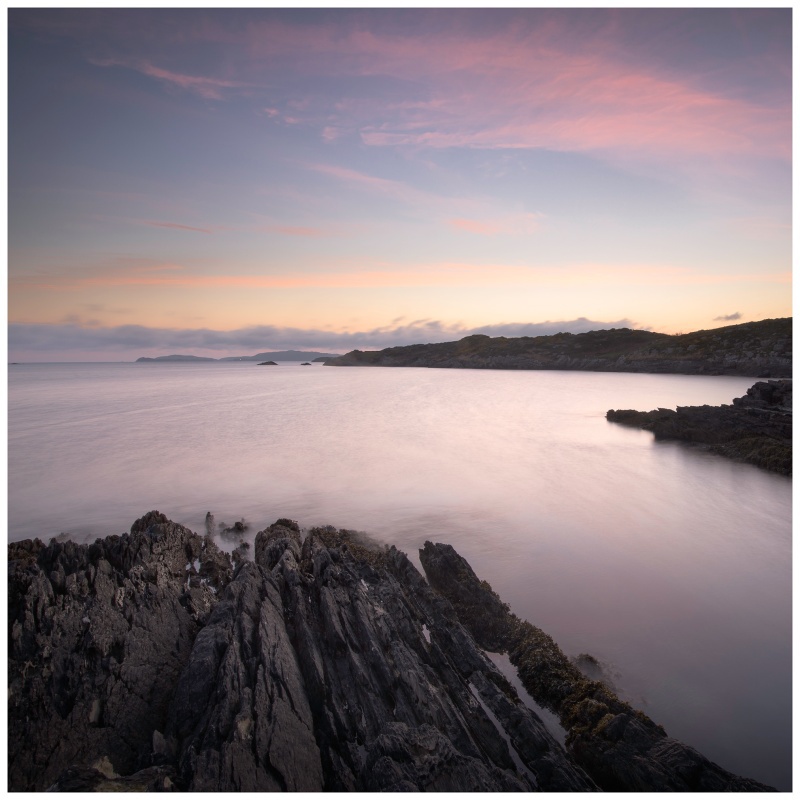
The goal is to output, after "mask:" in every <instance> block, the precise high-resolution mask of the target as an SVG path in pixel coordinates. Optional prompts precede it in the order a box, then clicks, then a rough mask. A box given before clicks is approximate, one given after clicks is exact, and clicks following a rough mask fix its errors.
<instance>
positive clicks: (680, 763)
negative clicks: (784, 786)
mask: <svg viewBox="0 0 800 800" xmlns="http://www.w3.org/2000/svg"><path fill="white" fill-rule="evenodd" d="M420 561H421V562H422V567H423V569H424V570H425V574H426V576H427V578H428V581H429V583H430V584H431V586H433V587H434V588H435V589H437V590H438V591H440V592H441V593H442V594H443V595H445V596H446V597H448V598H449V599H451V601H452V602H453V606H454V608H455V610H456V612H457V614H458V618H459V620H460V622H462V623H463V624H464V626H465V627H466V628H467V629H468V630H469V631H470V632H471V633H472V634H473V635H474V636H475V639H476V641H477V642H478V644H481V645H482V646H484V647H487V648H488V647H492V648H497V647H498V645H500V647H501V649H503V650H507V651H508V652H509V656H510V659H511V662H512V664H515V665H516V666H517V667H518V670H519V676H520V679H521V680H522V683H523V685H524V686H525V688H526V689H527V690H528V691H529V692H530V693H531V695H532V696H533V698H534V699H535V700H537V701H538V702H540V703H541V704H542V705H544V706H546V707H548V708H550V709H552V710H553V711H555V712H556V713H557V714H558V715H559V717H560V720H561V723H562V725H563V726H564V728H565V729H566V730H567V731H568V736H567V750H568V751H569V753H570V754H571V755H572V756H573V757H574V758H575V761H576V762H577V763H578V764H579V765H580V766H582V767H583V768H584V769H585V770H586V772H587V773H588V774H589V775H590V776H591V778H592V779H593V780H594V781H595V782H596V783H597V784H598V785H599V786H600V787H601V788H602V789H603V790H605V791H718V792H721V791H769V790H770V787H768V786H764V785H763V784H761V783H758V782H757V781H753V780H750V779H747V778H741V777H739V776H737V775H733V774H732V773H730V772H728V771H727V770H724V769H723V768H722V767H720V766H718V765H717V764H714V763H712V762H711V761H709V760H708V759H707V758H705V757H704V756H702V755H700V753H698V752H697V751H696V750H694V749H693V748H691V747H689V746H688V745H685V744H683V743H681V742H678V741H676V740H675V739H672V738H670V737H668V736H667V734H666V732H665V731H664V729H663V728H662V727H661V726H660V725H657V724H656V723H654V722H653V721H652V720H651V719H650V718H649V717H647V716H646V715H645V714H643V713H642V712H641V711H637V710H635V709H633V708H631V706H630V705H628V703H625V702H624V701H622V700H620V699H619V698H618V697H617V696H616V694H614V692H613V691H612V690H611V689H610V687H609V686H607V685H605V684H604V683H601V682H598V681H594V680H590V679H588V678H587V677H585V676H584V675H583V674H582V673H581V672H580V670H578V668H577V667H576V666H575V665H574V664H573V663H572V662H570V660H569V659H568V658H567V657H566V656H565V655H564V653H563V652H562V651H561V649H560V648H559V647H558V645H557V644H556V643H555V642H554V641H553V640H552V639H551V638H550V637H549V636H548V635H547V634H545V633H544V632H543V631H541V630H540V629H538V628H536V627H535V626H534V625H531V624H530V623H529V622H524V621H522V620H520V619H519V618H518V617H516V616H515V615H514V614H511V613H510V612H509V611H508V610H507V608H505V609H504V606H503V604H502V602H501V601H500V599H499V597H497V595H496V594H495V593H494V592H493V591H492V589H491V587H490V586H489V584H487V583H486V582H485V581H480V580H479V579H478V578H477V576H476V575H475V573H474V572H473V570H472V568H471V567H470V566H469V564H468V563H467V562H466V561H465V560H464V559H463V558H462V557H461V556H460V555H459V554H458V553H456V551H455V550H454V549H453V548H452V547H451V546H450V545H446V544H433V543H431V542H425V546H424V547H423V549H421V550H420ZM483 607H485V615H484V611H483ZM503 615H505V617H506V619H505V621H503V620H502V619H500V617H501V616H503Z"/></svg>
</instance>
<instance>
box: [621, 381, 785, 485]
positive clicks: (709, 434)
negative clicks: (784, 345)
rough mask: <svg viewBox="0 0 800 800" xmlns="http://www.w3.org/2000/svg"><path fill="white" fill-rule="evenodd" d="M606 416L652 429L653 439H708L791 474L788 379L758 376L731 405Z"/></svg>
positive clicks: (725, 451)
mask: <svg viewBox="0 0 800 800" xmlns="http://www.w3.org/2000/svg"><path fill="white" fill-rule="evenodd" d="M606 419H607V420H608V421H609V422H617V423H620V424H622V425H630V426H632V427H638V428H642V429H643V430H647V431H651V432H652V433H653V434H654V435H655V437H656V439H677V440H680V441H684V442H692V443H694V444H701V445H706V446H708V447H709V449H710V450H711V451H712V452H715V453H719V454H720V455H724V456H727V457H728V458H732V459H735V460H737V461H744V462H746V463H748V464H754V465H756V466H758V467H762V468H763V469H768V470H770V471H772V472H778V473H780V474H782V475H791V474H792V382H791V381H788V380H781V381H760V382H758V383H756V384H754V385H753V386H751V387H750V388H749V389H748V390H747V394H746V395H744V396H743V397H737V398H734V400H733V404H732V405H721V406H707V405H706V406H678V408H677V410H676V411H673V410H672V409H668V408H659V409H657V410H654V411H633V410H631V409H622V410H611V411H608V412H607V413H606Z"/></svg>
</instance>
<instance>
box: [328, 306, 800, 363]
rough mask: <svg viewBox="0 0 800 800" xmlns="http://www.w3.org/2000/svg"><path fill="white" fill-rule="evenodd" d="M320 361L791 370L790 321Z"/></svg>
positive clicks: (480, 339)
mask: <svg viewBox="0 0 800 800" xmlns="http://www.w3.org/2000/svg"><path fill="white" fill-rule="evenodd" d="M325 365H326V366H348V367H361V366H365V367H366V366H380V367H443V368H459V367H463V368H471V369H558V370H591V371H600V372H655V373H677V374H684V375H752V376H754V377H759V378H782V377H790V376H791V374H792V320H791V318H785V319H768V320H762V321H761V322H746V323H743V324H741V325H729V326H727V327H724V328H714V329H712V330H704V331H695V332H693V333H686V334H676V335H672V336H671V335H668V334H665V333H653V332H651V331H640V330H631V329H630V328H619V329H614V328H612V329H611V330H601V331H590V332H589V333H579V334H572V333H557V334H555V335H553V336H534V337H530V336H521V337H519V338H506V337H504V336H499V337H495V338H492V337H489V336H483V335H480V334H476V335H474V336H467V337H466V338H464V339H461V341H458V342H443V343H439V344H415V345H408V346H405V347H389V348H386V349H385V350H380V351H372V352H369V351H368V352H363V351H361V350H353V351H352V352H350V353H347V354H346V355H344V356H340V357H338V358H330V359H328V360H326V361H325Z"/></svg>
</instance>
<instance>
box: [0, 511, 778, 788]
mask: <svg viewBox="0 0 800 800" xmlns="http://www.w3.org/2000/svg"><path fill="white" fill-rule="evenodd" d="M250 558H251V554H249V553H248V552H247V551H246V549H245V548H237V550H234V553H233V555H232V557H229V556H228V555H227V554H225V553H224V552H222V551H220V550H219V549H218V548H217V546H216V545H215V544H214V542H213V540H212V539H211V537H210V536H207V535H206V536H199V535H197V534H195V533H192V532H191V531H189V530H188V529H187V528H184V527H183V526H181V525H177V524H175V523H173V522H170V521H169V520H168V519H167V518H166V517H164V516H163V515H161V514H159V513H158V512H150V513H148V514H146V515H145V516H144V517H142V518H141V519H139V520H137V521H136V522H135V523H134V524H133V525H132V527H131V532H130V534H126V535H123V536H121V537H120V536H110V537H107V538H106V539H103V540H97V542H95V543H94V544H92V545H76V544H74V543H72V542H61V543H59V542H55V541H52V542H51V543H50V544H49V545H47V546H45V545H44V544H43V543H41V542H39V541H38V540H36V541H33V542H32V541H30V540H27V541H25V542H18V543H14V544H11V545H9V571H10V579H9V601H10V602H9V618H10V619H9V626H10V630H11V646H10V652H9V657H10V669H9V690H10V700H9V742H10V753H9V764H10V776H9V780H10V786H11V788H12V789H16V790H24V789H38V790H41V789H46V788H49V787H51V786H55V787H56V788H60V789H72V790H78V789H80V788H84V789H88V788H95V789H99V790H102V789H103V788H106V789H119V788H122V787H123V786H127V787H128V788H130V787H133V788H138V789H148V788H149V789H160V790H165V789H179V790H198V791H199V790H250V791H264V790H276V789H284V790H308V791H311V790H316V789H325V790H338V791H375V790H390V789H396V790H425V789H428V790H451V791H503V790H505V791H527V790H530V789H532V788H538V789H540V790H545V791H591V790H593V789H596V788H598V787H599V788H601V789H606V790H619V789H626V790H673V791H690V790H740V791H763V790H768V789H769V787H766V786H764V785H763V784H760V783H757V782H755V781H750V780H748V779H746V778H740V777H738V776H735V775H732V774H731V773H729V772H727V771H726V770H723V769H722V768H720V767H718V766H717V765H715V764H713V763H711V762H710V761H708V760H707V759H705V758H703V757H702V756H701V755H700V754H699V753H697V752H696V751H695V750H694V749H692V748H690V747H687V746H686V745H683V744H681V743H679V742H676V741H675V740H673V739H670V738H669V737H668V736H667V735H666V733H665V732H664V731H663V729H662V728H660V726H658V725H656V724H655V723H653V722H652V721H651V720H649V718H647V717H646V716H645V715H644V714H642V713H641V712H639V711H636V710H634V709H632V708H631V707H630V706H629V705H628V704H627V703H624V702H623V701H621V700H619V698H617V697H616V695H615V694H614V693H613V691H612V690H611V689H610V688H609V687H608V686H607V685H606V684H604V683H602V682H600V681H596V680H591V679H589V678H587V677H586V676H585V675H584V674H583V673H581V672H580V670H579V669H578V668H577V667H576V666H575V665H574V664H572V663H571V662H570V661H569V660H567V659H566V657H565V656H564V654H563V653H562V652H561V651H560V649H559V648H558V646H557V645H556V643H555V642H553V640H552V639H551V638H550V637H548V636H547V635H546V634H545V633H543V632H542V631H540V630H539V629H537V628H535V627H534V626H532V625H530V623H527V622H524V621H521V620H519V619H517V618H516V617H515V616H514V615H513V614H511V613H510V611H509V609H508V607H507V606H505V605H504V604H503V603H502V601H501V600H500V598H499V597H498V596H497V595H496V594H495V593H494V592H493V591H492V590H491V587H489V586H488V584H486V583H485V582H482V581H479V579H478V578H477V577H476V576H475V573H474V572H473V571H472V569H471V567H470V566H469V565H468V564H467V562H466V561H464V560H463V559H462V558H461V557H460V556H458V554H457V553H455V551H454V550H453V549H452V547H449V546H448V545H434V544H432V543H430V542H427V543H426V545H425V547H424V548H423V549H422V550H421V551H420V559H421V562H422V564H423V568H424V569H425V571H426V573H427V581H426V580H425V579H423V577H422V576H421V575H420V574H419V572H417V570H416V569H415V567H414V566H413V565H412V564H411V562H410V561H409V560H408V558H407V557H406V556H405V555H404V554H402V553H400V552H399V551H398V550H396V548H394V547H385V546H383V547H381V546H377V545H375V544H374V543H372V542H371V541H370V540H369V539H367V538H366V537H364V536H363V535H362V534H357V533H355V532H353V531H345V530H336V529H335V528H331V527H325V528H314V529H312V530H311V531H310V532H309V534H308V535H307V536H306V537H305V538H303V537H301V534H300V530H299V527H298V526H297V524H296V523H294V522H292V521H291V520H286V519H280V520H278V521H277V522H276V523H275V524H273V525H271V526H269V528H267V529H265V530H264V531H261V532H259V534H258V535H257V536H256V540H255V548H254V553H253V554H252V558H253V560H250ZM486 650H488V651H491V652H495V653H496V652H501V651H508V652H509V654H510V656H511V661H512V663H515V664H516V665H517V666H518V667H519V668H520V677H521V679H522V682H523V684H524V685H525V688H526V689H527V690H528V691H529V692H530V693H531V695H532V696H533V697H534V699H535V700H536V701H537V702H539V703H542V704H543V705H545V706H546V707H548V708H550V709H552V710H554V711H555V712H556V713H557V714H558V715H559V717H560V719H561V722H562V724H563V725H564V727H565V728H567V729H568V731H569V734H568V738H567V747H566V751H564V750H563V749H562V748H561V747H560V745H558V743H557V742H555V740H553V739H552V737H551V736H550V734H549V733H548V732H547V731H546V729H545V728H544V726H543V725H542V724H541V722H540V721H539V720H538V718H537V717H536V715H535V714H533V712H531V711H530V710H529V709H527V707H526V706H525V705H524V704H523V703H521V702H520V701H519V698H518V697H517V694H516V691H515V690H514V689H513V688H512V687H511V686H510V685H509V684H508V681H507V680H506V679H505V678H503V676H502V675H501V674H500V673H499V672H498V671H497V669H496V668H495V666H494V664H493V663H492V662H491V660H489V659H488V658H487V657H486V656H485V654H484V651H486ZM143 698H149V699H148V700H147V701H146V702H142V700H143ZM498 726H499V727H498ZM498 734H500V736H498Z"/></svg>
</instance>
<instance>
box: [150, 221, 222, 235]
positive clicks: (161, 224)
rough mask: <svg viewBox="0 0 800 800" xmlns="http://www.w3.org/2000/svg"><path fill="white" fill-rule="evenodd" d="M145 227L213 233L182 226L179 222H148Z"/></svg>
mask: <svg viewBox="0 0 800 800" xmlns="http://www.w3.org/2000/svg"><path fill="white" fill-rule="evenodd" d="M145 225H151V226H152V227H154V228H172V229H174V230H178V231H196V232H197V233H211V231H210V230H209V229H208V228H195V227H193V226H192V225H180V224H178V223H177V222H151V221H146V222H145Z"/></svg>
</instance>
